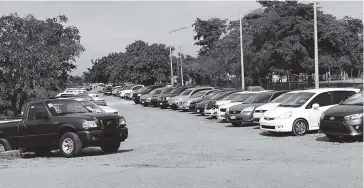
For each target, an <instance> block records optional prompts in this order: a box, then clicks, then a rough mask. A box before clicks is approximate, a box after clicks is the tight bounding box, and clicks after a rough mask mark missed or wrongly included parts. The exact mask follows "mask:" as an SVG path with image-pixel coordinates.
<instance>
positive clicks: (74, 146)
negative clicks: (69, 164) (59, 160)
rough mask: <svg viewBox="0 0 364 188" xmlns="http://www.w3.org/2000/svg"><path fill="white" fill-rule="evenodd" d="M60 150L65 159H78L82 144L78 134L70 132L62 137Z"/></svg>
mask: <svg viewBox="0 0 364 188" xmlns="http://www.w3.org/2000/svg"><path fill="white" fill-rule="evenodd" d="M67 147H68V148H67ZM59 149H60V151H61V154H62V156H63V157H66V158H71V157H77V156H78V155H79V154H80V153H81V150H82V142H81V140H80V138H79V137H78V135H77V134H76V133H73V132H68V133H65V134H63V135H62V137H61V140H60V142H59Z"/></svg>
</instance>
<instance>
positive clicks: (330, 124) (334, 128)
mask: <svg viewBox="0 0 364 188" xmlns="http://www.w3.org/2000/svg"><path fill="white" fill-rule="evenodd" d="M320 131H322V132H324V133H341V134H350V131H349V129H348V128H347V127H346V126H345V124H344V122H342V121H334V120H325V119H324V120H322V121H321V122H320Z"/></svg>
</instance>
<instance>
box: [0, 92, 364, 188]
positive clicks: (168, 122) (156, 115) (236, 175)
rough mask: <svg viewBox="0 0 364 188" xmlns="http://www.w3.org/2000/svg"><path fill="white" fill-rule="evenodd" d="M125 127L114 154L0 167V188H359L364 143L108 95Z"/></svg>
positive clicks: (94, 152) (0, 163)
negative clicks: (232, 123)
mask: <svg viewBox="0 0 364 188" xmlns="http://www.w3.org/2000/svg"><path fill="white" fill-rule="evenodd" d="M105 98H106V99H107V102H108V103H109V106H111V107H114V108H117V109H119V110H120V112H121V114H123V115H124V116H125V117H126V119H127V122H128V126H129V128H130V136H129V139H128V140H127V141H126V142H125V143H123V144H122V146H121V147H120V151H119V152H118V153H116V154H111V155H104V154H103V153H102V152H101V150H99V149H95V148H91V149H86V150H84V151H83V153H82V155H83V156H82V157H78V158H72V159H65V158H62V157H59V156H58V155H57V154H55V156H54V157H50V158H29V159H19V160H16V161H0V177H1V184H0V187H6V188H11V187H16V188H19V187H28V188H29V187H37V188H38V187H54V188H56V187H57V188H58V187H62V188H63V187H67V188H68V187H85V188H86V187H87V188H92V187H97V188H99V187H128V188H132V187H137V188H144V187H158V188H159V187H171V188H175V187H211V188H213V187H216V188H221V187H224V188H225V187H236V188H244V187H251V188H258V187H259V188H263V187H267V188H268V187H277V188H298V187H302V188H308V187H309V188H315V187H320V188H323V187H327V188H336V187H343V188H351V187H353V188H358V187H363V184H362V183H363V170H362V166H363V144H362V143H356V142H354V143H332V142H329V141H327V139H326V138H325V137H324V136H323V135H320V134H310V135H306V136H304V137H293V136H287V135H280V136H272V135H269V134H264V133H262V132H261V131H260V130H259V129H256V128H255V127H238V128H235V127H229V126H228V125H229V124H226V123H219V122H217V120H214V119H206V118H205V117H197V116H196V115H194V114H190V113H189V112H176V111H172V110H162V109H153V108H146V107H142V106H140V105H135V104H134V103H133V102H131V101H124V100H121V99H117V98H114V97H105Z"/></svg>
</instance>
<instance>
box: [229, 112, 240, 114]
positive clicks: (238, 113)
mask: <svg viewBox="0 0 364 188" xmlns="http://www.w3.org/2000/svg"><path fill="white" fill-rule="evenodd" d="M240 112H241V111H229V114H240Z"/></svg>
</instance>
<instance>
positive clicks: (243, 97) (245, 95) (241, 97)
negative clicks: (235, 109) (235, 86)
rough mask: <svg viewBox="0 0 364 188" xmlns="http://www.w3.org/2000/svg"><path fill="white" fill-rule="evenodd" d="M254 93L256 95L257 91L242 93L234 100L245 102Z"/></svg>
mask: <svg viewBox="0 0 364 188" xmlns="http://www.w3.org/2000/svg"><path fill="white" fill-rule="evenodd" d="M253 95H255V93H240V94H239V96H238V97H237V98H235V99H234V100H233V101H232V102H245V101H246V100H247V99H249V98H250V97H252V96H253Z"/></svg>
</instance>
